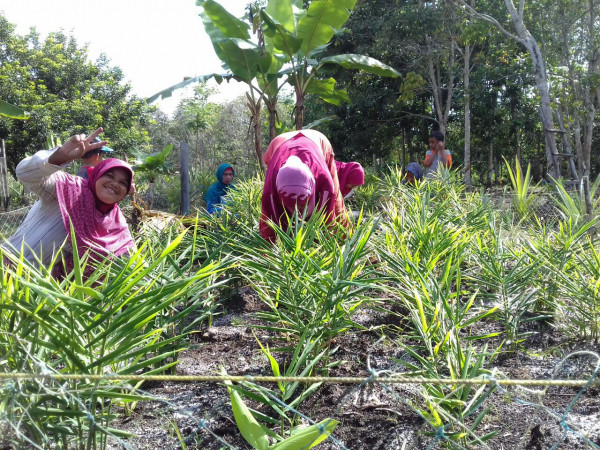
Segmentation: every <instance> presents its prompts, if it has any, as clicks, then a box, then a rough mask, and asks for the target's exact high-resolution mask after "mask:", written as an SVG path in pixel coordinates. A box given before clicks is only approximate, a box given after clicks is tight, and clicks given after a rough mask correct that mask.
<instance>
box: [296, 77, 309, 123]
mask: <svg viewBox="0 0 600 450" xmlns="http://www.w3.org/2000/svg"><path fill="white" fill-rule="evenodd" d="M295 89H296V130H301V129H302V127H303V126H304V97H305V96H306V93H305V92H302V91H301V90H300V89H299V88H298V87H297V86H296V88H295Z"/></svg>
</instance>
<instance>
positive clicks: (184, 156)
mask: <svg viewBox="0 0 600 450" xmlns="http://www.w3.org/2000/svg"><path fill="white" fill-rule="evenodd" d="M179 176H180V180H181V204H180V206H179V213H180V214H181V215H184V216H187V215H188V214H189V213H190V147H189V146H188V144H187V142H183V141H182V142H181V143H180V144H179Z"/></svg>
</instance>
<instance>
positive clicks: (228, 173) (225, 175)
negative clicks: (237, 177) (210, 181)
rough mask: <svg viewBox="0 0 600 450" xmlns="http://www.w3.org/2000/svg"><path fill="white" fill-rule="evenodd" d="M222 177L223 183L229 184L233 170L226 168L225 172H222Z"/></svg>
mask: <svg viewBox="0 0 600 450" xmlns="http://www.w3.org/2000/svg"><path fill="white" fill-rule="evenodd" d="M222 179H223V184H226V185H228V186H229V185H230V184H231V182H232V181H233V171H231V170H226V171H225V172H223V177H222Z"/></svg>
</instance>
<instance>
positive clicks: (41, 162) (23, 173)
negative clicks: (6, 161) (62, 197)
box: [16, 149, 62, 200]
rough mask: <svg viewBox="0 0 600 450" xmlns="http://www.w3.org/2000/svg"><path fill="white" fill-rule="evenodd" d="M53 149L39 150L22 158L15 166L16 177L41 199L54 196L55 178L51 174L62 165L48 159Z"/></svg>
mask: <svg viewBox="0 0 600 450" xmlns="http://www.w3.org/2000/svg"><path fill="white" fill-rule="evenodd" d="M55 151H56V149H52V150H41V151H39V152H37V153H35V154H34V155H32V156H29V157H27V158H25V159H23V160H22V161H21V162H20V163H19V164H18V165H17V168H16V174H17V179H18V180H19V181H20V182H21V183H23V185H24V186H25V187H26V188H27V190H29V191H31V192H33V193H34V194H36V195H37V196H38V197H39V198H40V199H41V200H49V199H53V198H56V180H55V178H54V177H52V175H53V174H55V173H56V172H58V171H60V170H61V169H62V167H61V166H56V165H53V164H50V162H49V161H48V160H49V159H50V157H51V156H52V154H53V153H54V152H55Z"/></svg>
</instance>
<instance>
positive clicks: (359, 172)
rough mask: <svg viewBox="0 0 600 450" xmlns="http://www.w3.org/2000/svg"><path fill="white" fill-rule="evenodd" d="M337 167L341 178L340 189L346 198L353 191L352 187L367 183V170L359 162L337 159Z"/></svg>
mask: <svg viewBox="0 0 600 450" xmlns="http://www.w3.org/2000/svg"><path fill="white" fill-rule="evenodd" d="M335 167H336V169H337V174H338V179H339V180H340V190H341V191H342V196H343V197H344V198H346V197H347V196H348V195H349V194H350V192H352V189H354V188H355V187H357V186H362V185H363V184H365V170H364V169H363V167H362V166H361V165H360V164H359V163H357V162H349V163H344V162H341V161H336V162H335Z"/></svg>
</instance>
